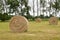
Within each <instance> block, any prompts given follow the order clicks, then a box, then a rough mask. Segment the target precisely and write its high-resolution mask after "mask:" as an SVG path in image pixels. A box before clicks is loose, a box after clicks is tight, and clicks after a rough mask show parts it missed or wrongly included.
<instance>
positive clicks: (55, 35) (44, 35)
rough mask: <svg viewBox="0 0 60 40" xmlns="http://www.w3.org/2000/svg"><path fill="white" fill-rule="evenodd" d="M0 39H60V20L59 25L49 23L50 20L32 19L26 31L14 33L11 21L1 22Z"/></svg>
mask: <svg viewBox="0 0 60 40" xmlns="http://www.w3.org/2000/svg"><path fill="white" fill-rule="evenodd" d="M0 40H60V21H59V23H58V25H49V22H48V21H42V22H41V23H36V22H34V21H30V22H29V27H28V32H25V33H13V32H11V31H10V29H9V22H0Z"/></svg>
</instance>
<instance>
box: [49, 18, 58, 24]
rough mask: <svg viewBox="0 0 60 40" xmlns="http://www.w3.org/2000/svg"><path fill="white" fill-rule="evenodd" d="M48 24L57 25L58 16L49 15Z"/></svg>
mask: <svg viewBox="0 0 60 40" xmlns="http://www.w3.org/2000/svg"><path fill="white" fill-rule="evenodd" d="M49 24H51V25H57V24H58V18H57V17H51V18H50V19H49Z"/></svg>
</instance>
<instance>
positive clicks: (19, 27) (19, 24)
mask: <svg viewBox="0 0 60 40" xmlns="http://www.w3.org/2000/svg"><path fill="white" fill-rule="evenodd" d="M9 26H10V29H11V31H12V32H25V31H27V29H28V20H27V19H26V18H25V17H23V16H14V17H12V19H11V21H10V24H9Z"/></svg>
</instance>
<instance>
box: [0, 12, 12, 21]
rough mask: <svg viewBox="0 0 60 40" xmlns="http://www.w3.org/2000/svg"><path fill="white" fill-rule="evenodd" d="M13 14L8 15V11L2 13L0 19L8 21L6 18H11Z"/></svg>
mask: <svg viewBox="0 0 60 40" xmlns="http://www.w3.org/2000/svg"><path fill="white" fill-rule="evenodd" d="M11 17H12V16H10V15H8V14H7V13H4V14H2V13H0V20H1V21H6V20H9V19H10V18H11Z"/></svg>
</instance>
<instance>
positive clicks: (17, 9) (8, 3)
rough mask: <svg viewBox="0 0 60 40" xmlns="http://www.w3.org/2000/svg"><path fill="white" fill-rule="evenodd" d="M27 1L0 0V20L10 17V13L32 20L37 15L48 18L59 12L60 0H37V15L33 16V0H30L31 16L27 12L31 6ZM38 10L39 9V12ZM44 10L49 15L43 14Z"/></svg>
mask: <svg viewBox="0 0 60 40" xmlns="http://www.w3.org/2000/svg"><path fill="white" fill-rule="evenodd" d="M28 1H29V0H0V20H2V21H5V20H8V19H10V18H11V17H12V15H11V14H15V15H22V16H25V17H26V18H27V19H33V20H34V18H37V17H40V18H45V17H46V18H49V17H51V16H57V13H58V12H60V0H48V2H47V1H46V0H37V1H36V6H37V16H35V9H34V7H35V4H34V3H35V0H32V2H33V16H31V15H30V12H29V11H30V10H31V7H30V6H29V5H28ZM38 2H39V3H38ZM46 4H48V5H49V6H48V7H46ZM39 5H40V6H39ZM38 7H39V8H38ZM41 8H42V10H41ZM45 8H46V9H45ZM38 11H40V13H39V12H38ZM41 12H43V14H41ZM44 12H45V13H46V14H48V13H47V12H49V17H48V16H44V15H45V14H44ZM51 12H52V14H51ZM39 14H40V15H39Z"/></svg>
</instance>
